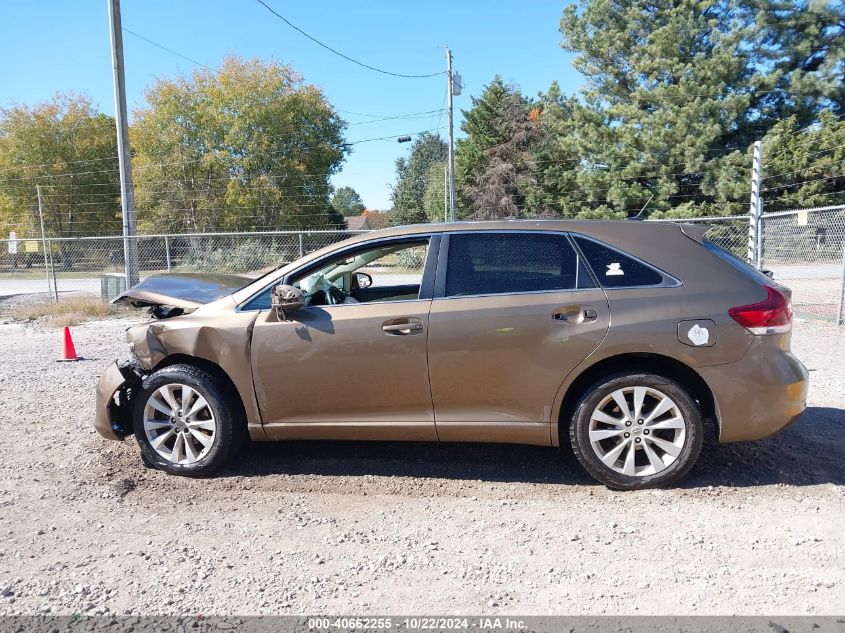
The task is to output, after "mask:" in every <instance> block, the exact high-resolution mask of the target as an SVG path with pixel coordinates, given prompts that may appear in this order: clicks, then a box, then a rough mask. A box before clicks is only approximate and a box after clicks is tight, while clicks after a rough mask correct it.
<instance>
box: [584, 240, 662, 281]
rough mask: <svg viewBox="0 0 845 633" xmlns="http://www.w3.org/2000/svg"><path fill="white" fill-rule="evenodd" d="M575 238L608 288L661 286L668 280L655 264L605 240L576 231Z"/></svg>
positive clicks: (589, 262) (599, 278) (598, 277)
mask: <svg viewBox="0 0 845 633" xmlns="http://www.w3.org/2000/svg"><path fill="white" fill-rule="evenodd" d="M573 238H574V239H575V242H576V243H577V244H578V247H579V248H580V249H581V252H582V253H584V257H585V259H586V260H587V263H588V264H589V265H590V266H591V267H592V269H593V272H594V273H595V275H596V278H597V279H598V280H599V283H600V284H601V285H602V286H604V287H605V288H630V287H632V286H633V287H636V286H658V285H660V284H663V283H665V282H666V281H669V280H667V278H666V277H665V276H664V275H663V273H661V272H660V271H659V270H657V269H656V268H653V267H652V266H650V265H648V264H646V263H644V262H641V261H639V260H638V259H636V258H634V257H633V256H631V255H626V254H625V253H622V252H621V251H619V250H617V249H615V248H613V247H611V246H608V245H607V244H604V243H603V242H598V241H596V240H593V239H592V238H588V237H584V236H582V235H573Z"/></svg>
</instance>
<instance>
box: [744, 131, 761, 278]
mask: <svg viewBox="0 0 845 633" xmlns="http://www.w3.org/2000/svg"><path fill="white" fill-rule="evenodd" d="M762 162H763V143H762V142H761V141H754V161H753V163H752V165H751V207H750V209H749V211H748V253H747V257H746V258H747V259H748V263H749V264H758V265H759V253H757V245H758V240H757V236H758V234H759V232H760V211H761V210H762V204H761V200H760V175H761V174H760V172H761V171H762Z"/></svg>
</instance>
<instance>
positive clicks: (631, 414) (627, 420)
mask: <svg viewBox="0 0 845 633" xmlns="http://www.w3.org/2000/svg"><path fill="white" fill-rule="evenodd" d="M686 436H687V422H686V420H685V419H684V417H683V414H682V413H681V410H680V408H679V407H678V405H677V404H676V403H675V402H674V401H673V400H672V399H671V398H670V397H669V396H667V395H666V394H665V393H663V392H661V391H659V390H657V389H653V388H651V387H644V386H632V387H623V388H621V389H617V390H616V391H614V392H612V393H610V394H608V395H607V396H605V398H604V399H602V401H601V402H599V404H598V405H597V406H596V408H595V409H593V412H592V414H591V416H590V426H589V437H590V446H591V447H592V449H593V451H594V452H595V454H596V456H597V457H598V458H599V459H600V460H601V461H602V463H603V464H604V465H605V466H607V467H608V468H610V469H611V470H613V471H615V472H617V473H620V474H623V475H627V476H629V477H644V476H647V475H655V474H657V473H659V472H661V471H663V470H666V469H667V468H669V466H671V465H672V464H673V463H674V462H675V460H676V459H677V458H678V456H679V455H680V454H681V451H682V450H683V448H684V444H685V441H686Z"/></svg>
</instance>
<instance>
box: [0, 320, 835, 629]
mask: <svg viewBox="0 0 845 633" xmlns="http://www.w3.org/2000/svg"><path fill="white" fill-rule="evenodd" d="M0 322H2V321H1V320H0ZM127 324H128V322H127V321H114V320H113V321H105V322H96V323H89V324H86V325H82V326H79V327H77V328H75V330H74V333H75V337H76V342H77V349H78V350H79V352H80V354H82V355H84V356H86V357H88V358H90V359H91V360H87V361H83V362H79V363H75V364H62V363H56V362H54V358H56V356H57V354H58V351H59V341H60V332H59V331H58V330H53V329H45V328H41V327H38V326H34V325H19V324H8V323H7V324H2V325H0V410H2V414H0V450H2V459H0V535H2V539H0V614H2V613H33V612H49V613H62V614H71V613H76V612H88V613H118V614H119V613H135V614H138V613H143V614H152V613H156V614H175V613H180V614H198V613H202V614H211V613H240V614H254V613H290V612H294V613H302V612H309V613H327V612H328V613H349V612H354V613H362V614H363V613H373V612H381V613H426V612H427V613H434V612H437V613H467V612H476V613H477V612H501V613H523V614H527V613H568V614H576V613H581V614H599V613H604V612H607V613H619V614H633V613H641V614H704V613H707V614H717V613H718V614H733V613H741V614H755V613H766V614H834V613H841V611H842V605H843V604H845V530H843V524H845V328H839V329H836V328H834V327H832V326H824V325H809V324H806V323H800V324H798V325H797V326H796V333H795V340H794V348H795V349H796V351H797V354H798V355H799V357H800V358H802V359H803V360H804V362H805V364H807V366H808V367H809V368H810V369H811V370H812V372H811V376H812V386H811V391H810V409H809V411H808V412H807V414H806V417H805V418H804V419H803V420H802V421H801V422H799V423H798V424H797V425H795V426H793V427H792V428H791V429H789V430H788V431H787V432H785V433H783V434H782V435H780V436H779V437H776V438H773V439H770V440H766V441H761V442H756V443H748V444H741V445H732V446H723V447H717V446H707V447H706V448H705V451H704V454H703V457H702V459H701V461H700V463H699V464H698V466H697V467H696V468H695V469H694V471H693V472H692V474H691V476H690V477H688V479H686V480H685V482H684V483H683V485H682V486H681V487H679V488H676V489H672V490H661V491H646V492H637V493H616V492H611V491H609V490H607V489H605V488H603V487H601V486H598V485H596V484H595V483H593V482H592V480H590V479H589V478H588V477H587V476H586V475H584V473H583V472H582V471H581V469H580V467H579V465H578V464H577V462H576V461H575V459H574V457H573V456H572V455H571V454H570V453H568V452H566V451H564V452H558V451H555V450H552V449H543V448H533V447H514V446H496V445H489V446H488V445H442V446H438V445H417V444H408V445H399V444H355V443H329V444H326V443H323V444H319V443H291V444H285V445H281V444H279V445H261V446H255V447H253V448H251V449H250V450H249V452H248V454H247V455H246V457H245V458H244V459H243V460H241V461H240V462H239V463H237V464H235V465H233V466H232V467H231V468H229V469H228V470H226V471H225V472H223V473H222V475H221V476H220V477H218V478H217V479H214V480H206V481H202V480H199V481H196V480H188V479H178V478H173V477H168V476H166V475H163V474H161V473H158V472H155V471H150V470H145V469H144V468H143V467H142V466H141V463H140V460H139V458H138V453H137V447H136V446H135V445H134V443H133V442H126V443H124V444H118V443H113V442H106V441H104V440H101V439H100V438H99V436H97V435H96V434H95V433H94V431H93V429H92V428H91V426H90V421H91V419H92V416H93V405H94V397H93V386H94V383H95V381H96V379H97V376H98V374H99V373H100V371H102V370H103V368H104V367H106V365H107V364H108V363H109V362H110V361H111V360H112V359H113V358H114V357H116V356H122V355H123V350H124V342H123V330H124V328H125V327H126V326H127ZM373 380H378V375H374V376H373Z"/></svg>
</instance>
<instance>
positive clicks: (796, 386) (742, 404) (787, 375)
mask: <svg viewBox="0 0 845 633" xmlns="http://www.w3.org/2000/svg"><path fill="white" fill-rule="evenodd" d="M698 371H699V373H700V374H701V376H702V378H704V380H705V381H706V382H707V384H708V385H709V386H710V389H711V390H712V392H713V395H714V398H715V400H716V408H717V412H718V415H719V441H720V442H723V443H724V442H742V441H745V440H759V439H763V438H765V437H769V436H770V435H774V434H775V433H779V432H780V431H782V430H783V429H785V428H786V427H788V426H789V425H790V424H792V423H793V422H795V421H796V420H797V419H798V417H799V416H800V415H801V413H802V412H803V411H804V409H805V408H806V406H807V386H808V382H809V381H808V378H809V375H808V374H807V369H806V368H805V367H804V365H803V364H802V363H801V361H799V360H798V359H797V358H795V357H794V356H793V355H792V354H791V353H789V352H787V351H783V350H781V349H772V347H771V346H769V345H766V344H765V341H759V342H755V344H752V346H751V347H750V348H749V351H748V353H747V354H746V355H745V357H744V358H743V359H742V360H739V361H737V362H735V363H730V364H727V365H715V366H712V367H702V368H699V370H698Z"/></svg>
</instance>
